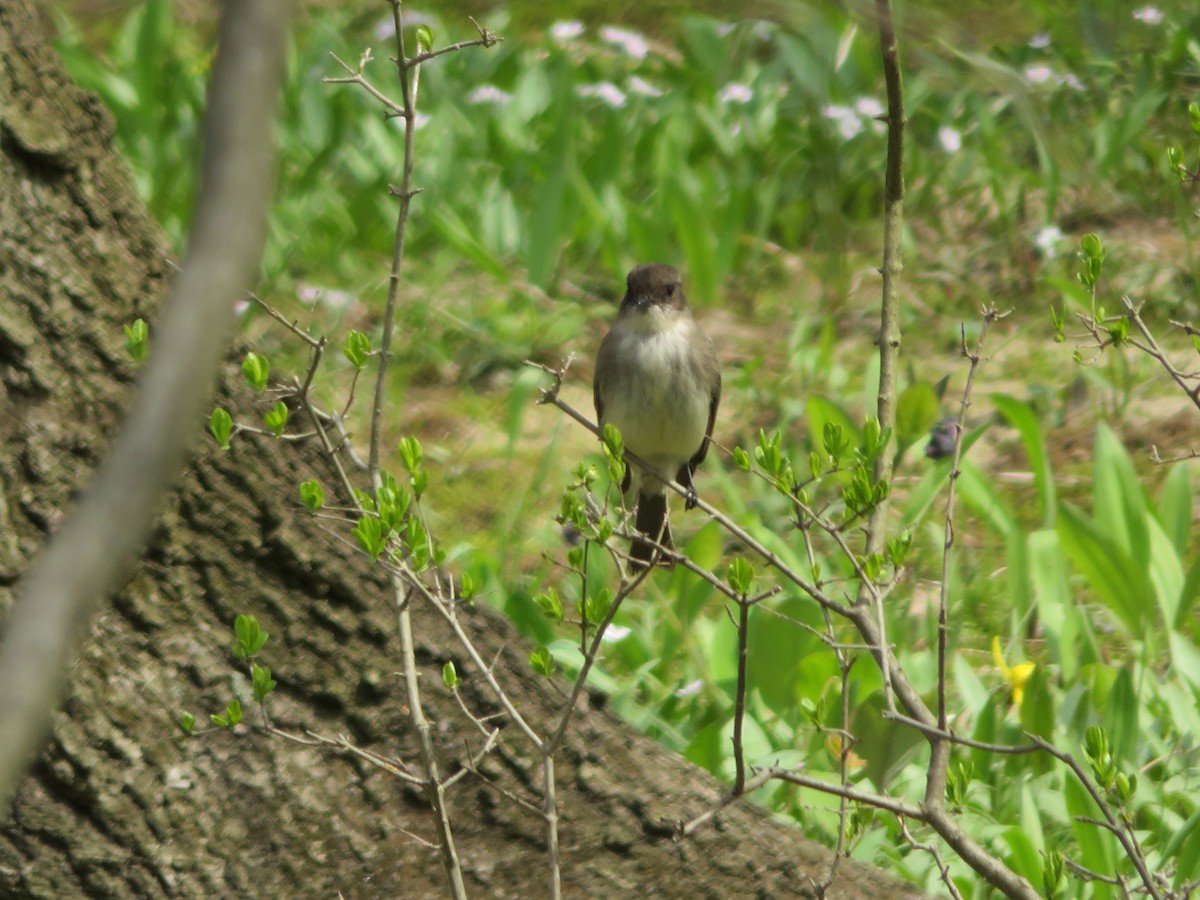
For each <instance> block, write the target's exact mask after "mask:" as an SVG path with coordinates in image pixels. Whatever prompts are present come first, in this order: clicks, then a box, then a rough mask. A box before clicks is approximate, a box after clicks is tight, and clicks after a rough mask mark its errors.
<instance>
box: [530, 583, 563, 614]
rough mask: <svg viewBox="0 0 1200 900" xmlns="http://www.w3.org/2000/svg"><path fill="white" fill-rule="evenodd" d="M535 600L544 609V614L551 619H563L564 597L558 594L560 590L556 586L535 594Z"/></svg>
mask: <svg viewBox="0 0 1200 900" xmlns="http://www.w3.org/2000/svg"><path fill="white" fill-rule="evenodd" d="M533 602H534V603H536V604H537V606H538V609H540V610H541V611H542V615H544V616H545V617H546V618H547V619H549V620H550V621H552V622H561V621H562V620H563V605H562V599H561V598H560V597H559V596H558V591H556V590H555V589H554V588H550V589H549V590H546V591H543V592H542V593H540V594H534V595H533Z"/></svg>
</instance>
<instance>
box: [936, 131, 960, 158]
mask: <svg viewBox="0 0 1200 900" xmlns="http://www.w3.org/2000/svg"><path fill="white" fill-rule="evenodd" d="M938 143H939V144H941V145H942V149H943V150H945V151H946V152H947V153H957V152H958V151H959V150H961V149H962V134H960V133H959V130H958V129H957V128H951V127H950V126H949V125H943V126H942V127H941V128H939V129H938Z"/></svg>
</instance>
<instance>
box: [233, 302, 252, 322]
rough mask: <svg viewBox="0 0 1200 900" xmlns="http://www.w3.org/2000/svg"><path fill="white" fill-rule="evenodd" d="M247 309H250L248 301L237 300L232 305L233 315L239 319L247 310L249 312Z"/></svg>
mask: <svg viewBox="0 0 1200 900" xmlns="http://www.w3.org/2000/svg"><path fill="white" fill-rule="evenodd" d="M249 309H250V301H249V300H238V301H237V302H236V303H234V304H233V314H234V315H235V316H237V317H238V318H239V319H240V318H241V317H242V316H244V315H245V314H246V312H247V310H249Z"/></svg>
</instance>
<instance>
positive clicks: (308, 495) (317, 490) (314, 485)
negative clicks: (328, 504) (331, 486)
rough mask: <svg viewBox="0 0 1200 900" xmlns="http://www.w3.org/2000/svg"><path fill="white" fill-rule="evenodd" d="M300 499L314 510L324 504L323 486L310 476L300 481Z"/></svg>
mask: <svg viewBox="0 0 1200 900" xmlns="http://www.w3.org/2000/svg"><path fill="white" fill-rule="evenodd" d="M300 501H301V502H302V503H303V504H304V505H305V506H307V507H308V508H309V509H311V510H313V511H314V512H315V511H316V510H318V509H320V508H321V507H322V506H324V505H325V488H323V487H321V482H319V481H317V480H315V479H312V478H310V479H309V480H308V481H302V482H301V483H300Z"/></svg>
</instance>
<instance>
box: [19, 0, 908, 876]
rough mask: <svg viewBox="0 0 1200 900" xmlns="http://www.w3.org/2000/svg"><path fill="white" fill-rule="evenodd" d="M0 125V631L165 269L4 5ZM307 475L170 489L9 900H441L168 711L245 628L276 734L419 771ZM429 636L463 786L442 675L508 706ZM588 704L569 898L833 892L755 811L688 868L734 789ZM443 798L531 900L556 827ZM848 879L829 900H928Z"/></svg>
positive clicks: (79, 675) (265, 772)
mask: <svg viewBox="0 0 1200 900" xmlns="http://www.w3.org/2000/svg"><path fill="white" fill-rule="evenodd" d="M0 124H2V130H0V291H3V295H4V296H3V300H2V301H0V622H2V621H3V618H2V617H3V615H4V613H5V612H7V610H8V608H9V607H10V606H11V602H12V588H13V585H14V584H15V582H16V580H17V578H18V577H19V575H20V574H21V572H22V571H23V570H24V569H25V568H26V567H27V565H28V562H29V559H30V557H31V555H32V554H33V553H34V551H35V550H36V548H37V547H38V546H39V545H40V544H41V543H42V542H44V541H45V540H46V538H47V536H48V535H49V534H50V533H51V532H53V530H54V528H55V524H56V523H57V522H58V521H59V519H60V518H61V516H62V514H63V511H64V510H65V509H66V508H67V506H68V505H69V503H70V500H71V498H72V495H73V494H74V493H75V492H76V491H77V490H78V489H79V488H80V487H81V485H83V484H84V483H85V481H86V478H87V476H88V475H89V474H90V472H91V471H92V469H93V468H94V466H95V465H96V463H97V461H98V460H99V459H100V458H101V457H102V455H103V453H104V452H105V449H106V447H107V445H108V442H109V439H110V436H111V434H112V433H113V430H114V428H115V425H116V422H117V419H118V417H119V414H120V412H121V410H122V408H123V405H124V404H125V403H126V402H127V401H128V397H129V387H130V382H131V378H132V375H133V370H132V364H131V363H130V362H129V361H128V359H127V358H126V355H125V353H124V350H123V346H122V345H123V343H124V335H123V333H122V326H123V325H124V324H126V323H128V322H129V321H131V320H132V319H133V318H135V317H136V316H139V315H140V316H144V317H146V318H147V319H148V320H150V321H153V319H152V314H153V311H154V308H155V306H156V302H157V298H158V297H159V296H160V294H161V293H162V290H163V283H164V280H165V278H166V277H167V273H168V271H169V266H168V265H167V259H168V258H169V251H168V249H167V248H166V245H165V242H164V241H163V239H162V237H161V235H160V234H159V232H158V230H157V229H156V227H155V226H154V224H153V223H152V222H151V221H150V220H149V218H148V216H147V214H146V213H145V211H144V209H143V208H142V206H141V204H140V203H139V202H138V201H137V199H136V197H135V195H134V192H133V189H132V184H131V182H130V179H129V178H128V176H127V174H126V173H125V171H124V169H123V168H122V165H121V164H120V162H119V161H118V160H117V159H116V158H115V156H114V154H113V150H112V146H111V144H112V125H111V121H110V119H109V117H108V115H107V114H106V112H105V111H104V110H103V109H101V108H100V106H99V104H98V103H97V101H96V100H95V99H94V98H93V97H90V96H89V95H86V94H84V93H82V92H80V91H79V90H77V89H76V88H74V87H73V86H71V85H70V84H69V83H68V82H67V80H66V79H65V77H64V76H63V74H62V72H61V70H60V68H59V66H58V64H57V61H56V60H55V59H54V57H53V54H52V52H51V51H50V50H49V48H48V44H47V43H46V40H45V36H44V35H43V34H42V33H41V30H40V27H39V24H38V22H37V20H36V17H35V16H34V15H33V14H32V12H31V11H30V8H29V7H28V6H27V5H25V4H24V3H23V2H16V0H0ZM232 299H233V298H231V301H232ZM152 340H153V338H152ZM232 394H236V391H233V392H231V395H232ZM223 402H229V403H231V404H232V405H235V406H236V405H237V402H238V401H237V400H236V399H227V400H224V401H223ZM202 427H203V426H202V423H197V432H198V433H199V432H200V431H201V430H202ZM313 475H316V476H318V477H325V476H326V473H325V472H324V471H323V470H322V469H320V464H319V462H314V458H313V457H311V456H305V455H304V454H299V455H297V454H295V453H294V452H292V451H290V450H286V449H284V450H281V449H280V448H278V447H276V446H274V445H270V444H263V443H253V444H252V443H250V442H247V441H242V442H239V443H235V445H234V448H233V449H232V450H231V451H230V452H228V453H221V452H219V451H217V450H216V449H215V447H212V446H211V444H210V445H209V446H207V447H205V448H204V449H202V450H201V451H200V452H199V454H198V455H197V457H196V458H195V460H194V462H193V463H192V464H191V465H190V466H189V468H188V469H187V471H186V472H184V473H182V475H181V478H180V482H179V485H178V487H177V490H176V492H175V493H174V495H173V497H172V498H171V500H170V502H169V505H168V509H167V512H166V513H165V514H164V515H163V517H162V519H161V521H160V523H159V525H158V526H157V528H156V532H155V536H154V539H153V541H152V543H151V545H150V547H149V548H148V549H147V551H146V555H145V558H144V560H143V562H142V564H141V566H140V568H139V570H138V572H137V574H136V575H135V577H134V578H133V580H132V581H131V583H130V584H129V585H128V586H127V587H126V588H125V589H124V590H122V591H121V592H120V593H119V594H117V595H116V596H114V597H113V598H112V600H111V603H110V604H109V605H108V607H107V608H106V610H105V612H104V613H103V614H102V615H101V616H100V617H99V618H98V619H97V620H96V621H95V623H94V625H93V628H92V633H91V638H90V640H89V641H88V643H87V645H86V647H85V650H84V652H83V654H82V656H81V658H80V659H79V660H78V662H77V664H76V665H75V668H74V671H73V673H72V680H71V689H70V693H69V696H68V699H67V700H66V702H65V703H64V705H63V708H62V709H61V710H60V711H59V712H58V713H57V714H56V716H55V725H54V733H53V737H52V739H51V742H50V744H49V746H48V747H47V748H46V750H45V752H44V754H43V755H42V756H41V758H40V760H39V761H38V763H37V765H36V766H35V768H34V769H33V771H32V772H31V773H30V774H29V776H28V778H27V779H26V780H25V781H24V783H23V784H22V786H21V788H20V789H19V791H18V794H17V797H16V800H15V802H14V805H13V808H12V810H11V811H10V810H5V811H0V896H3V897H13V898H22V897H44V898H51V897H52V898H70V897H143V896H144V897H155V896H164V897H197V898H210V897H222V896H262V897H318V896H321V897H330V896H336V895H337V892H339V891H340V892H341V894H342V895H344V896H346V897H401V896H403V897H426V896H428V897H436V896H440V895H441V894H442V871H441V867H440V865H439V864H438V860H437V856H436V851H434V850H431V849H429V848H428V847H426V846H423V845H422V844H421V843H420V842H419V841H418V840H416V839H414V837H413V836H414V835H416V836H420V837H422V838H429V837H430V836H431V834H432V828H431V823H430V821H429V814H428V809H427V808H426V806H425V804H424V802H423V801H422V799H421V798H420V796H419V795H418V794H417V793H416V792H415V791H412V790H409V789H406V788H405V787H404V786H402V785H401V783H399V782H398V781H396V780H394V779H393V778H391V777H389V776H388V775H386V774H384V773H383V772H381V771H379V770H377V769H375V768H373V767H369V766H366V765H364V764H361V763H357V762H354V761H349V760H346V759H343V758H339V757H334V756H331V755H328V754H322V753H319V752H316V751H314V750H311V749H307V748H300V747H296V746H292V745H289V744H286V743H283V742H281V741H278V740H271V739H267V738H264V737H262V736H258V735H255V734H253V733H250V732H249V731H246V730H243V731H242V733H240V734H238V735H230V734H226V733H221V734H214V735H210V736H206V737H203V738H199V739H193V740H191V741H188V742H185V743H182V744H181V743H179V742H177V741H176V740H175V737H176V732H175V729H174V727H173V724H172V722H173V720H174V718H175V715H176V714H177V712H178V711H179V710H181V709H190V710H193V711H195V712H196V713H197V714H200V713H202V712H209V711H217V710H218V709H219V708H220V707H221V706H223V704H224V702H225V701H226V699H227V698H228V697H229V696H230V674H231V673H232V672H233V671H234V668H235V667H234V661H233V659H232V658H231V656H230V653H229V647H230V643H231V638H230V626H231V623H232V621H233V619H234V617H235V616H236V615H237V614H238V613H242V612H247V613H252V614H254V615H255V616H257V617H258V619H259V621H260V622H261V623H262V624H263V627H264V628H265V629H266V630H267V631H268V632H270V634H271V642H270V644H269V645H268V654H267V658H266V662H267V663H268V664H270V665H271V666H272V667H273V668H274V670H275V672H276V675H277V677H278V678H279V682H280V687H279V691H278V699H277V700H276V701H275V704H274V707H273V710H274V715H275V722H276V724H278V725H280V726H282V727H290V728H293V729H297V730H299V729H303V728H305V727H311V728H313V729H314V730H318V731H322V732H326V733H339V732H344V733H347V734H349V735H350V736H351V737H352V738H353V739H354V740H355V741H357V742H359V743H360V744H362V745H364V746H367V747H369V748H371V749H374V750H377V751H379V752H383V753H388V754H395V755H400V756H403V757H405V758H408V759H415V758H416V753H415V737H414V735H413V734H412V731H411V728H410V724H409V719H408V717H407V715H406V710H405V709H404V706H403V702H404V701H403V697H404V691H403V685H402V684H400V683H399V678H398V676H397V675H396V674H395V670H396V669H397V668H398V665H397V661H396V659H395V657H394V647H395V643H394V641H393V626H394V615H393V612H392V610H391V607H390V603H389V594H388V589H387V585H386V583H385V581H384V579H382V578H381V577H380V576H379V573H377V572H374V571H372V570H371V568H370V567H369V566H368V565H366V564H365V563H364V562H363V560H362V559H361V558H359V557H358V556H356V555H355V554H354V553H352V552H351V551H349V550H348V548H347V546H346V544H344V543H342V542H339V541H337V540H335V539H334V538H333V537H332V536H331V535H330V534H329V533H327V532H326V531H324V530H322V528H321V527H320V526H319V524H318V523H317V522H316V521H315V520H313V519H312V518H310V517H309V516H307V515H306V514H304V513H303V512H302V511H300V510H299V509H298V508H297V507H298V504H297V503H296V501H295V499H294V498H295V487H294V485H295V484H296V483H297V482H298V481H299V480H301V479H302V478H305V477H312V476H313ZM415 616H416V618H415V627H416V629H417V631H418V642H419V647H418V652H419V657H418V661H419V662H420V664H421V667H422V672H423V674H424V676H425V682H424V685H423V687H424V690H425V696H426V698H427V699H428V703H429V710H428V713H429V716H430V718H431V720H432V721H433V722H435V723H436V725H437V733H438V736H439V742H440V747H441V750H442V753H443V759H444V761H445V765H446V768H447V769H448V770H449V771H450V772H453V771H454V770H455V768H456V767H457V761H459V760H461V759H462V758H463V757H464V754H465V752H466V749H467V748H472V749H473V748H477V747H478V746H479V741H480V738H479V735H478V732H477V731H476V730H475V729H474V728H473V726H470V725H469V723H466V722H465V721H464V719H463V717H462V715H461V713H460V712H459V711H458V708H457V705H456V704H455V703H454V701H453V699H452V697H451V696H450V695H449V693H448V692H447V691H445V690H443V689H442V688H441V686H440V685H441V681H440V677H439V672H440V669H441V666H442V664H443V663H444V662H445V661H446V660H447V659H453V660H454V661H455V664H456V666H457V668H458V671H459V673H460V675H461V676H462V677H463V679H464V682H465V684H464V687H463V689H462V690H463V692H464V695H465V697H466V700H467V702H468V703H469V704H470V705H472V706H473V707H474V708H475V709H476V710H477V711H479V712H480V713H486V712H494V711H495V710H496V706H495V704H494V703H493V702H492V700H491V698H490V697H489V696H488V695H487V694H486V692H485V689H484V688H483V687H482V685H481V683H480V680H479V679H478V678H476V677H474V676H475V674H476V673H474V672H473V671H472V669H471V666H470V664H469V662H468V661H467V660H466V659H465V658H464V656H463V654H461V653H460V652H459V651H458V649H457V647H456V646H455V644H454V641H453V638H452V636H451V635H450V634H449V631H448V629H447V628H446V627H445V626H444V625H443V624H442V623H441V621H440V620H439V619H437V618H436V617H434V616H433V615H432V614H430V613H429V612H428V611H427V610H424V609H421V608H419V607H418V608H417V609H416V610H415ZM470 628H471V631H472V633H473V634H474V636H475V639H476V641H477V642H478V644H479V646H480V647H481V649H482V651H483V656H484V657H485V658H487V659H492V658H496V659H497V664H496V665H497V669H498V670H499V671H500V673H501V677H502V681H503V682H504V683H505V684H507V685H509V686H511V688H512V690H513V693H514V696H515V697H516V699H517V702H518V703H519V705H520V706H521V708H522V709H523V710H524V711H527V712H528V714H529V716H530V717H531V719H532V720H533V721H535V722H538V723H543V722H547V721H550V720H551V719H553V718H554V717H555V716H556V715H557V713H558V712H559V707H560V704H561V702H562V700H561V695H560V694H559V693H557V692H555V691H553V690H551V689H549V688H548V687H547V686H546V685H545V683H544V682H543V681H542V680H540V679H535V678H532V677H531V676H530V675H529V674H528V671H527V664H526V662H525V659H524V657H525V654H526V652H527V649H526V648H524V647H523V645H522V643H521V641H520V639H519V638H518V637H517V636H516V635H515V634H514V633H513V632H512V630H511V628H510V627H509V626H508V624H507V623H506V622H505V621H504V619H503V618H502V617H501V616H500V615H498V614H497V613H495V612H493V611H491V610H490V609H485V608H481V609H479V610H478V612H476V613H475V614H474V615H473V617H472V618H471V621H470ZM598 706H599V704H596V703H594V704H593V708H591V709H589V710H588V711H587V712H586V713H584V714H583V715H581V716H579V717H578V718H577V721H576V724H575V725H574V726H573V728H572V731H571V734H570V736H569V738H568V741H567V743H566V745H565V747H564V749H563V751H562V753H561V756H560V766H559V780H560V784H561V788H560V792H559V802H560V805H561V809H562V821H561V844H562V856H563V883H564V892H565V893H566V895H568V896H580V897H584V896H586V897H607V896H684V895H694V896H701V897H722V898H723V897H732V896H747V895H757V896H804V895H805V894H806V893H809V892H810V877H811V878H816V879H820V878H821V877H822V875H823V874H824V873H825V872H826V871H827V868H828V864H829V851H828V850H826V849H824V848H822V847H819V846H816V845H814V844H812V843H810V842H807V841H805V840H803V839H802V838H801V837H800V836H799V834H798V833H797V832H796V831H795V830H794V829H792V828H790V827H789V826H787V825H786V824H782V823H779V822H776V821H774V820H772V819H771V818H769V817H768V816H767V815H766V814H764V813H763V812H761V811H759V810H757V809H755V808H752V807H749V806H734V807H731V808H729V809H728V810H726V811H724V812H722V813H721V814H720V815H719V816H717V821H716V824H715V825H712V826H709V827H706V828H703V829H701V830H700V831H698V832H697V833H696V834H695V835H694V836H692V837H691V838H689V839H688V840H686V841H683V842H678V843H677V842H676V841H674V840H673V839H672V836H671V835H672V826H673V824H674V823H675V822H677V821H679V820H681V819H686V818H690V817H691V816H694V815H696V814H698V813H700V812H702V811H703V810H705V809H706V808H708V807H709V806H710V805H712V804H713V803H714V802H715V801H716V800H717V799H718V798H719V797H720V795H721V787H720V786H719V785H718V784H717V783H716V782H715V781H714V780H713V779H712V778H711V777H709V776H708V775H707V774H706V773H704V772H701V771H700V770H698V769H696V768H695V767H693V766H691V765H690V764H688V763H687V762H685V761H683V760H681V759H679V758H678V757H676V756H674V755H672V754H670V753H668V752H667V751H665V750H663V749H662V748H660V747H658V746H657V745H655V744H654V743H653V742H651V741H649V740H646V739H645V738H642V737H640V736H639V735H637V734H635V733H634V732H632V731H631V730H630V729H629V728H628V727H626V726H624V725H622V724H621V723H619V722H617V721H615V720H614V719H612V718H611V717H610V716H608V715H607V714H606V713H605V712H604V711H603V710H602V709H599V708H597V707H598ZM536 767H537V760H536V758H535V755H534V754H533V753H532V752H531V751H530V749H529V748H528V747H527V746H525V745H524V744H523V743H522V741H521V740H520V738H519V736H517V735H509V736H506V737H505V738H503V739H502V740H501V743H500V747H499V749H498V751H497V752H496V753H495V754H494V755H493V756H491V757H489V758H488V760H487V761H486V762H485V763H484V764H483V766H482V769H483V772H484V773H485V774H487V775H488V776H489V777H490V778H492V779H493V780H494V781H495V782H496V783H497V784H499V785H502V786H503V787H504V788H505V789H506V790H508V791H510V792H512V793H514V794H518V795H521V796H524V797H527V798H531V799H532V798H536V796H537V794H538V791H539V781H538V773H537V768H536ZM450 796H451V803H452V808H451V813H452V816H453V822H454V826H455V829H456V834H457V836H458V841H459V852H460V854H461V856H462V859H463V864H464V869H465V873H466V877H467V886H468V890H469V891H471V892H472V893H473V894H475V895H478V896H495V897H531V896H540V895H543V894H544V893H545V890H546V887H545V886H546V883H547V882H546V879H547V874H546V865H545V849H544V847H545V845H544V841H545V837H544V827H543V825H542V822H541V821H540V820H539V819H538V818H536V817H535V816H534V815H533V814H532V813H530V812H528V811H527V810H525V809H523V808H522V807H521V806H519V805H517V804H515V803H513V802H511V801H510V800H508V799H507V798H505V797H504V796H502V795H501V794H500V793H498V792H496V791H495V790H494V789H493V788H492V787H489V786H487V785H485V784H484V783H483V782H482V781H481V780H480V779H479V778H478V777H476V776H473V775H468V776H467V777H465V778H464V779H463V780H461V781H460V782H458V784H457V785H456V786H455V787H454V788H453V789H452V791H451V794H450ZM843 872H844V877H842V878H840V879H839V881H838V884H837V886H835V888H834V889H833V891H831V894H830V895H831V896H840V897H876V898H878V897H902V896H916V892H915V891H913V890H912V889H910V888H907V887H905V886H903V885H900V884H897V883H895V882H893V881H892V880H890V879H888V878H886V877H884V876H882V875H880V874H878V873H876V872H873V871H869V870H867V869H865V868H862V867H859V866H856V865H850V864H847V865H844V866H843Z"/></svg>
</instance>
